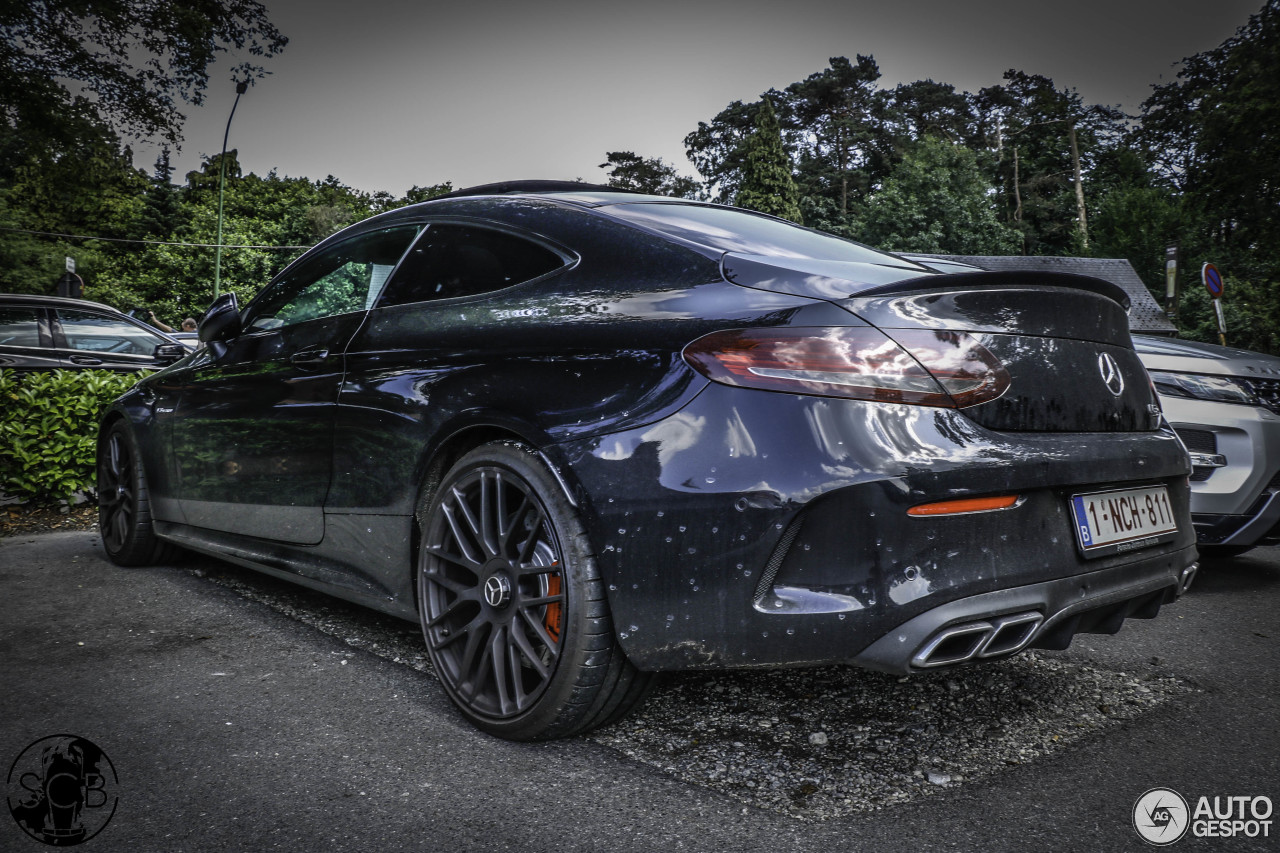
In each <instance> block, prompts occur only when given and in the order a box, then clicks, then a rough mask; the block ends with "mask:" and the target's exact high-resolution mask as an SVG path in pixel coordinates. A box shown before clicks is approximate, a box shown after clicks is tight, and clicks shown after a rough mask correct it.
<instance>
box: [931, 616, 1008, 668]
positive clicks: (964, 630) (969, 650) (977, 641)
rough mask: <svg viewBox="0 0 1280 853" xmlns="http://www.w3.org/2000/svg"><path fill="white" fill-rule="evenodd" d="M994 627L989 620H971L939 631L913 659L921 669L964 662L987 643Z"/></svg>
mask: <svg viewBox="0 0 1280 853" xmlns="http://www.w3.org/2000/svg"><path fill="white" fill-rule="evenodd" d="M993 630H994V629H993V628H992V626H991V625H990V624H989V623H987V622H970V623H968V624H967V625H955V626H953V627H951V628H947V629H945V630H942V631H939V632H938V633H937V634H935V635H934V636H933V638H932V639H931V640H929V642H927V643H925V644H924V646H923V647H922V648H921V649H920V651H918V652H916V655H915V657H913V658H912V659H911V665H912V666H915V667H919V668H921V669H929V668H931V667H936V666H951V665H952V664H957V663H964V662H965V661H967V660H969V659H970V658H972V657H973V656H974V655H976V654H977V653H978V651H979V650H980V649H981V648H982V647H983V646H984V645H985V644H986V642H987V638H988V637H990V636H991V632H992V631H993Z"/></svg>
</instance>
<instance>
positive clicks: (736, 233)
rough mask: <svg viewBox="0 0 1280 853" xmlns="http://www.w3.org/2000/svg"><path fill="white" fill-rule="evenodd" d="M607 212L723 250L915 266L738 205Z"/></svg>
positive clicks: (614, 207) (624, 207) (642, 207)
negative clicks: (746, 209) (740, 207)
mask: <svg viewBox="0 0 1280 853" xmlns="http://www.w3.org/2000/svg"><path fill="white" fill-rule="evenodd" d="M605 210H607V211H608V212H609V213H612V214H614V215H616V216H619V217H621V218H622V219H626V220H627V221H629V222H635V223H636V224H639V225H647V226H648V227H650V228H654V229H657V230H658V231H661V232H663V233H664V234H669V235H671V236H672V237H679V238H681V239H684V240H688V241H689V242H691V243H698V244H700V245H703V246H708V247H710V248H713V249H721V250H723V251H726V252H740V253H742V254H746V255H767V256H770V257H779V258H817V259H820V260H826V261H858V262H860V263H866V264H891V265H893V266H899V267H901V266H915V265H914V264H910V263H908V262H906V261H903V260H901V259H900V258H895V257H893V256H891V255H886V254H885V253H884V252H877V251H876V250H875V249H871V248H868V247H867V246H863V245H860V244H858V243H854V242H852V241H850V240H845V239H842V238H840V237H835V236H833V235H831V234H823V233H822V232H820V231H811V230H809V229H808V228H801V227H800V226H798V225H792V224H791V223H789V222H783V221H782V220H780V219H772V218H770V217H767V216H758V215H756V214H753V213H747V212H746V211H742V210H732V209H730V208H724V207H709V206H704V205H695V204H669V203H668V204H614V205H610V206H608V207H607V208H605Z"/></svg>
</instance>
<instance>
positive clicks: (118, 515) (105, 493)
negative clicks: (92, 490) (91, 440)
mask: <svg viewBox="0 0 1280 853" xmlns="http://www.w3.org/2000/svg"><path fill="white" fill-rule="evenodd" d="M98 532H99V533H101V534H102V547H103V549H104V550H105V551H106V552H107V556H108V557H110V558H111V561H112V562H113V563H116V564H117V565H121V566H145V565H147V564H149V563H155V562H160V561H161V560H164V559H167V558H169V557H170V556H172V555H173V553H174V551H175V549H174V548H173V546H171V545H168V544H166V543H164V542H161V541H160V540H158V539H157V538H156V536H155V533H154V532H153V531H152V527H151V501H150V498H149V496H148V493H147V478H146V474H145V472H144V470H143V466H142V463H141V460H139V459H138V451H137V446H136V445H135V444H134V441H133V436H132V434H131V433H130V432H129V428H128V427H127V426H126V425H125V424H124V423H123V422H121V421H117V422H116V423H114V424H112V426H111V427H110V428H109V429H108V430H107V431H106V432H105V433H103V435H102V436H101V438H100V439H99V440H98Z"/></svg>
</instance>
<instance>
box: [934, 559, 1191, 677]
mask: <svg viewBox="0 0 1280 853" xmlns="http://www.w3.org/2000/svg"><path fill="white" fill-rule="evenodd" d="M1192 574H1194V571H1193V572H1192ZM1043 622H1044V616H1043V615H1042V614H1041V613H1040V612H1039V611H1034V610H1033V611H1030V612H1028V613H1015V614H1011V615H1009V616H999V617H997V618H995V619H988V620H984V621H981V622H966V623H964V624H963V625H952V626H951V627H949V628H944V629H942V630H941V631H939V632H938V633H936V634H934V635H933V636H932V637H931V638H930V639H929V641H928V642H926V643H925V644H924V646H922V647H921V649H920V651H918V652H916V655H915V657H913V658H912V659H911V665H912V666H914V667H917V668H920V669H932V668H934V667H939V666H953V665H955V664H958V663H964V662H965V661H970V660H974V659H982V660H985V659H989V658H997V657H1005V656H1006V655H1011V654H1014V653H1015V652H1019V651H1021V650H1022V649H1024V648H1026V646H1027V644H1028V643H1030V642H1031V638H1032V637H1034V636H1035V634H1036V631H1037V630H1038V629H1039V628H1040V625H1041V623H1043Z"/></svg>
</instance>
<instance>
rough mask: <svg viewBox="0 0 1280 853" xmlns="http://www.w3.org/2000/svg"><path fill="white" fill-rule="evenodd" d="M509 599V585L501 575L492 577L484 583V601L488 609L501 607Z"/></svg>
mask: <svg viewBox="0 0 1280 853" xmlns="http://www.w3.org/2000/svg"><path fill="white" fill-rule="evenodd" d="M510 597H511V584H510V583H509V582H508V581H507V579H506V578H504V577H503V576H502V575H492V576H490V578H489V579H488V580H487V581H485V582H484V600H485V601H487V602H489V606H490V607H501V606H502V605H504V604H506V603H507V599H508V598H510Z"/></svg>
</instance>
